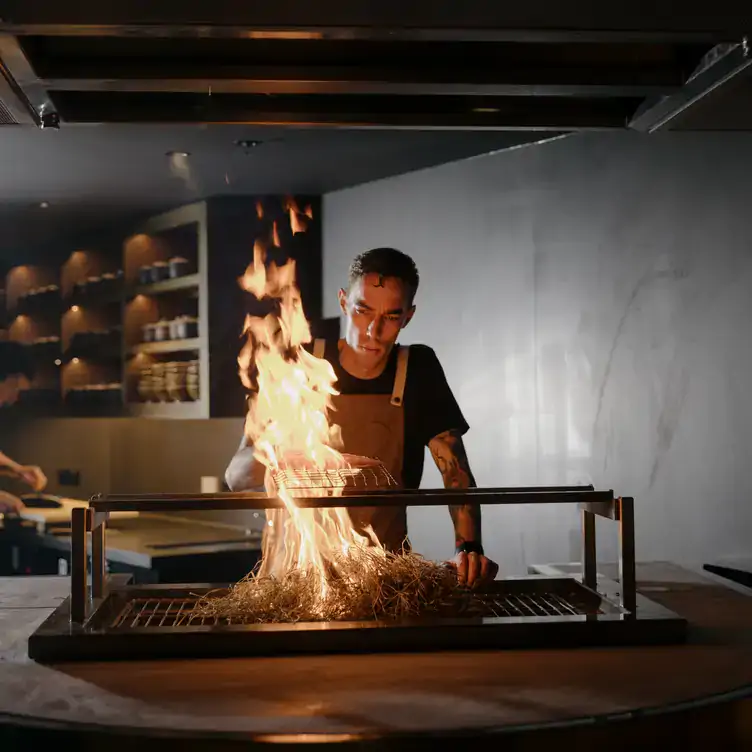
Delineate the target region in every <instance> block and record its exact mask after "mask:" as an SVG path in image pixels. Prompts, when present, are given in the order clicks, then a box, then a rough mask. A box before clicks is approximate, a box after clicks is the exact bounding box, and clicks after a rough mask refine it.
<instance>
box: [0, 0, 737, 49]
mask: <svg viewBox="0 0 752 752" xmlns="http://www.w3.org/2000/svg"><path fill="white" fill-rule="evenodd" d="M746 5H747V4H746V3H743V2H739V0H716V2H714V3H704V4H702V5H700V6H699V7H697V5H696V6H695V7H692V8H684V9H681V10H678V9H677V4H676V2H675V0H652V2H632V3H614V2H603V0H579V1H575V0H572V1H571V2H561V0H527V2H522V3H511V2H500V1H499V2H489V1H488V0H463V2H453V1H452V0H443V1H442V0H413V1H412V2H404V0H380V1H379V2H368V3H366V2H353V0H319V2H315V3H301V2H300V1H299V0H275V1H274V2H237V0H212V2H210V3H189V2H185V0H160V1H159V2H154V1H153V0H130V1H129V2H120V3H112V2H102V0H77V1H76V2H60V1H59V0H3V9H2V21H3V22H4V23H5V24H6V26H5V28H6V30H10V31H11V32H12V33H14V34H37V33H44V34H47V35H49V34H91V35H95V36H103V35H105V34H117V35H129V34H134V33H149V34H157V35H189V36H201V35H204V36H221V35H231V36H236V35H244V36H249V35H251V34H254V33H258V34H268V33H274V32H280V33H283V34H290V33H297V34H303V35H305V34H314V35H321V36H324V35H327V36H333V37H334V38H337V37H339V38H369V39H373V38H379V37H384V35H386V38H403V39H426V38H446V39H469V40H479V39H488V40H497V41H505V40H506V41H512V40H518V41H520V40H533V41H553V40H555V39H559V40H570V41H572V40H585V39H595V38H599V39H602V40H604V39H611V40H617V39H622V40H624V41H636V40H639V39H650V38H654V39H664V40H666V39H676V40H679V39H684V40H696V41H709V42H711V43H713V42H724V41H732V40H733V39H734V38H738V37H739V35H740V34H743V33H745V32H746V31H747V30H748V28H749V23H750V19H749V9H748V8H747V7H746Z"/></svg>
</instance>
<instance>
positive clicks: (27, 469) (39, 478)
mask: <svg viewBox="0 0 752 752" xmlns="http://www.w3.org/2000/svg"><path fill="white" fill-rule="evenodd" d="M18 475H19V477H20V478H21V480H23V481H24V482H25V483H26V484H28V485H29V486H31V487H32V488H33V489H34V490H35V491H42V490H44V488H45V487H46V486H47V476H46V475H45V474H44V473H43V472H42V468H41V467H37V466H36V465H22V466H21V467H19V468H18Z"/></svg>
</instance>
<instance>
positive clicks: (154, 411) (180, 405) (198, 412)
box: [128, 400, 209, 420]
mask: <svg viewBox="0 0 752 752" xmlns="http://www.w3.org/2000/svg"><path fill="white" fill-rule="evenodd" d="M128 412H129V414H131V415H134V416H136V417H142V418H175V419H182V420H192V419H193V420H195V419H198V418H208V417H209V416H208V415H207V414H206V413H207V411H206V405H205V403H204V402H203V401H202V400H198V401H196V402H130V403H128Z"/></svg>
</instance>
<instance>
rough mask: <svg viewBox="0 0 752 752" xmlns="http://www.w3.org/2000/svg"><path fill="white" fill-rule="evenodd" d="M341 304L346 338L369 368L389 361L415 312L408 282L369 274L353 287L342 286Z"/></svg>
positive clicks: (340, 293)
mask: <svg viewBox="0 0 752 752" xmlns="http://www.w3.org/2000/svg"><path fill="white" fill-rule="evenodd" d="M339 304H340V307H341V308H342V311H343V312H344V314H345V341H346V342H347V344H348V345H349V346H350V347H351V348H352V350H353V351H354V352H355V354H356V355H357V356H358V358H359V359H362V360H361V362H362V363H363V366H364V367H365V368H368V369H372V368H375V367H376V366H378V365H380V364H381V363H382V362H384V361H386V359H387V358H388V357H389V353H390V352H391V351H392V348H393V347H394V343H395V342H396V341H397V337H398V335H399V333H400V331H401V330H402V329H403V328H404V327H405V326H407V324H408V322H409V321H410V319H411V318H412V317H413V313H414V312H415V306H413V305H412V304H411V302H410V291H409V289H408V288H407V286H406V285H405V283H404V282H402V280H400V279H396V278H395V277H382V276H380V275H378V274H366V275H365V276H364V277H360V278H359V279H357V280H356V281H355V282H354V283H353V284H352V286H351V287H350V289H349V290H347V291H346V290H340V291H339Z"/></svg>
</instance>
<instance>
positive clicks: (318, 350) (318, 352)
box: [313, 339, 326, 358]
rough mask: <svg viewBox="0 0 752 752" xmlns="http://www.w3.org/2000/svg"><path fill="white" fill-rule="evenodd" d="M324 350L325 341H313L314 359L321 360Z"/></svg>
mask: <svg viewBox="0 0 752 752" xmlns="http://www.w3.org/2000/svg"><path fill="white" fill-rule="evenodd" d="M325 350H326V340H325V339H315V340H313V357H314V358H323V357H324V351H325Z"/></svg>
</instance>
